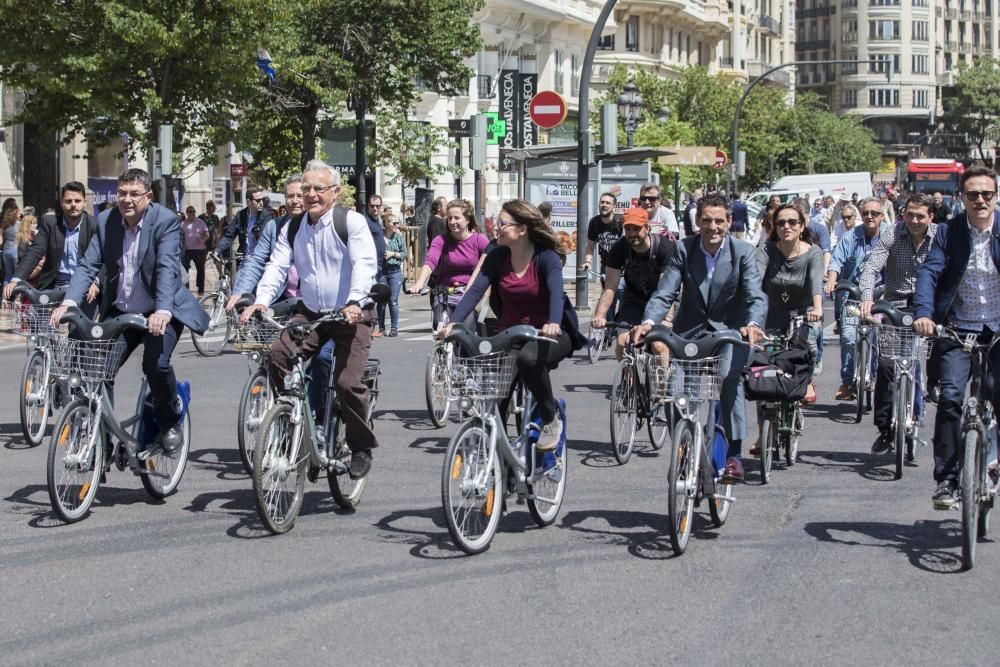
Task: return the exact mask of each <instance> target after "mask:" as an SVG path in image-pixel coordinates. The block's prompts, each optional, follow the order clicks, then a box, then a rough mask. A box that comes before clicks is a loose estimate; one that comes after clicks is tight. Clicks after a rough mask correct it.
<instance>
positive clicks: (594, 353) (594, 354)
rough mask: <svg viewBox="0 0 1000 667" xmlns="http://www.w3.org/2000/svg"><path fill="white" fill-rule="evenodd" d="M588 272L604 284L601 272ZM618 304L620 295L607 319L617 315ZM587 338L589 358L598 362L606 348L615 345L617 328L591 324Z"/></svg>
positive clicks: (610, 309) (612, 303)
mask: <svg viewBox="0 0 1000 667" xmlns="http://www.w3.org/2000/svg"><path fill="white" fill-rule="evenodd" d="M587 274H588V275H590V276H592V277H594V278H599V279H600V281H601V285H603V284H604V276H603V275H601V274H600V273H595V272H594V271H587ZM617 305H618V297H615V300H614V301H612V302H611V306H610V307H609V308H608V313H607V319H608V320H612V319H614V316H615V311H616V308H617ZM587 340H589V341H590V345H589V346H588V347H587V358H588V359H590V363H592V364H596V363H597V362H598V361H599V360H600V358H601V354H602V353H603V352H604V351H605V350H609V349H611V348H612V347H614V344H615V329H614V327H611V326H607V327H604V328H603V329H601V328H597V327H595V326H594V325H593V323H591V324H590V330H589V331H588V333H587Z"/></svg>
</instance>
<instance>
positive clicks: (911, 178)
mask: <svg viewBox="0 0 1000 667" xmlns="http://www.w3.org/2000/svg"><path fill="white" fill-rule="evenodd" d="M963 171H965V166H964V165H963V164H962V163H961V162H959V161H958V160H931V159H915V160H910V165H909V167H908V168H907V171H906V191H907V192H925V193H927V194H934V193H935V192H940V193H942V194H945V195H950V194H954V193H956V192H958V179H959V177H960V176H961V175H962V172H963Z"/></svg>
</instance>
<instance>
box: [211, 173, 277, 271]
mask: <svg viewBox="0 0 1000 667" xmlns="http://www.w3.org/2000/svg"><path fill="white" fill-rule="evenodd" d="M264 199H265V197H264V190H263V189H262V188H258V187H256V186H255V187H250V188H247V206H246V208H244V209H242V210H241V211H240V212H239V213H237V214H236V218H234V219H233V220H232V222H230V223H229V225H227V226H226V231H225V233H224V234H223V235H222V239H221V240H220V241H219V243H218V245H216V246H215V254H216V255H218V256H220V257H226V256H227V254H228V252H229V247H230V246H231V245H232V244H233V241H234V240H236V238H237V236H238V237H239V239H240V252H242V253H243V254H244V255H246V256H248V257H249V256H250V255H251V254H252V253H253V248H254V246H255V245H257V241H258V240H259V239H260V235H261V234H262V233H263V231H264V225H265V224H267V221H268V220H270V219H272V218H273V217H274V214H273V213H272V212H271V210H270V209H267V208H264Z"/></svg>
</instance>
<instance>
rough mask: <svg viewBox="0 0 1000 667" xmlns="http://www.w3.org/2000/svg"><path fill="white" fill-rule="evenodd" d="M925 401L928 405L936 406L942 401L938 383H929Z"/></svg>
mask: <svg viewBox="0 0 1000 667" xmlns="http://www.w3.org/2000/svg"><path fill="white" fill-rule="evenodd" d="M924 400H925V401H927V402H928V403H934V404H935V405H937V402H938V401H939V400H941V388H940V387H938V385H937V383H936V382H935V383H934V384H929V383H928V387H927V393H926V394H924Z"/></svg>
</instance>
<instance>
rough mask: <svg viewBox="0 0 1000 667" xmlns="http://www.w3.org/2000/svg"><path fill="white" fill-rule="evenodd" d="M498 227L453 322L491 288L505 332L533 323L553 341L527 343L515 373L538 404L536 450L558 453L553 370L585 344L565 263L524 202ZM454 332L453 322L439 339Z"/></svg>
mask: <svg viewBox="0 0 1000 667" xmlns="http://www.w3.org/2000/svg"><path fill="white" fill-rule="evenodd" d="M496 229H497V244H498V245H497V248H495V249H494V250H492V251H491V252H490V253H489V254H488V255H487V256H486V259H485V260H484V261H483V267H482V270H481V271H480V272H479V275H478V276H476V281H475V282H474V283H473V284H472V286H471V287H470V288H469V290H468V291H467V292H466V293H465V295H464V296H463V297H462V300H461V302H460V303H459V304H458V306H456V308H455V312H454V321H455V322H460V321H462V319H464V318H465V317H467V316H468V315H469V314H471V313H472V312H473V309H474V308H475V307H476V304H478V303H479V301H480V299H482V298H483V295H484V294H486V290H487V289H489V290H490V306H491V308H492V309H493V312H494V313H495V314H496V316H497V318H498V319H499V328H500V330H501V331H502V330H504V329H508V328H510V327H512V326H515V325H518V324H530V325H532V326H534V327H535V328H537V329H539V330H540V331H541V333H542V335H543V336H546V337H548V338H551V339H552V342H540V341H529V342H528V343H525V345H524V346H523V347H522V348H521V349H520V350H519V351H518V353H517V369H518V372H519V373H520V375H521V379H522V380H523V381H524V384H525V386H526V387H527V388H528V390H529V391H530V392H531V394H532V396H534V398H535V402H536V404H537V405H538V408H537V409H538V414H539V417H540V420H541V433H540V434H539V437H538V444H537V445H536V447H537V448H538V449H540V450H547V449H555V448H556V447H557V446H558V444H559V437H560V435H561V433H562V420H561V419H560V418H559V410H558V406H557V405H556V401H555V397H554V396H553V395H552V383H551V381H550V380H549V371H551V370H552V369H554V368H555V367H556V366H558V365H559V362H560V361H562V360H563V359H565V358H566V357H568V356H569V355H570V354H571V353H572V351H573V350H578V349H580V348H581V347H583V345H584V343H585V342H586V340H585V339H584V338H583V336H581V335H580V332H579V328H578V322H577V319H576V313H575V312H574V310H573V308H572V306H570V304H569V301H568V300H567V299H566V295H565V292H564V291H563V277H562V260H561V257H560V255H559V253H558V252H557V250H556V249H557V248H558V247H559V241H558V239H557V238H556V235H555V232H553V231H552V228H551V227H549V226H548V225H546V224H545V222H544V220H543V218H542V214H541V213H540V212H539V211H538V209H537V208H535V207H534V206H533V205H531V204H530V203H528V202H526V201H524V200H523V199H515V200H513V201H509V202H507V203H505V204H504V205H503V207H502V208H501V210H500V215H499V217H498V221H497V225H496ZM450 330H451V325H450V324H449V325H448V326H447V327H445V328H444V329H443V330H442V331H441V332H440V333H439V337H441V338H443V337H444V336H447V335H448V332H449V331H450Z"/></svg>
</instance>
